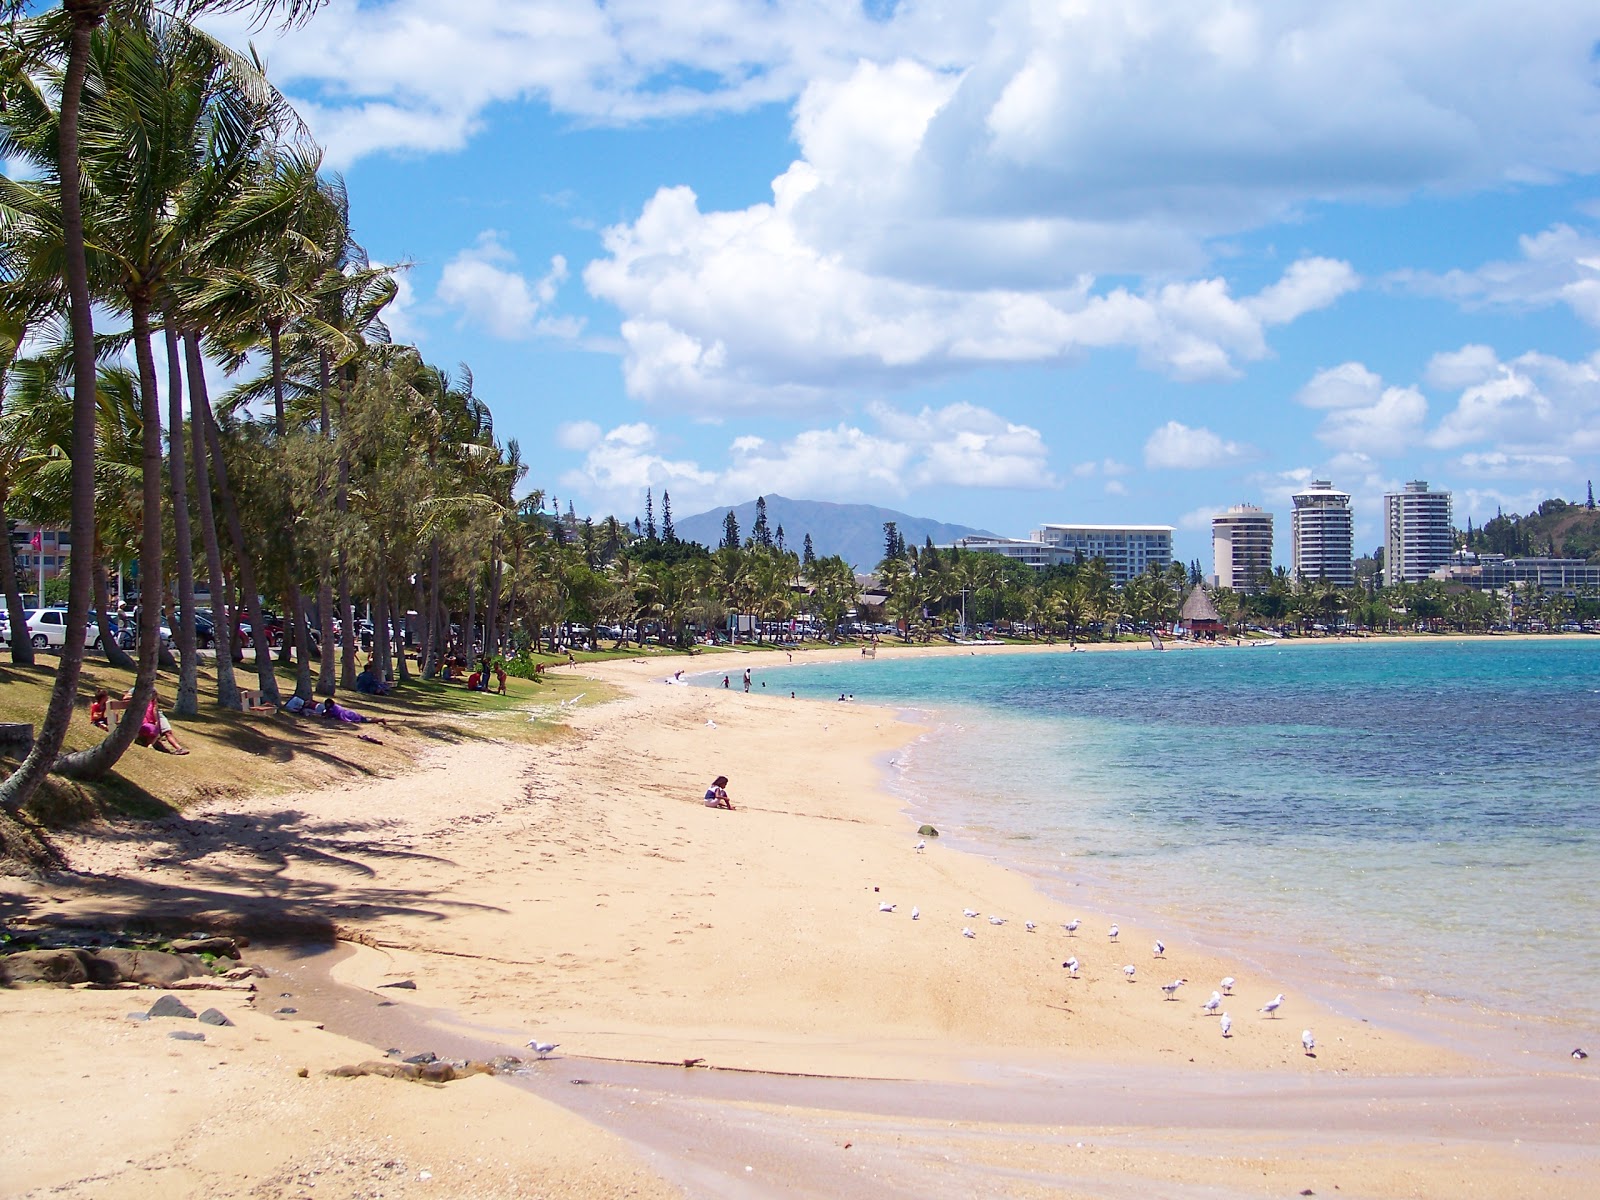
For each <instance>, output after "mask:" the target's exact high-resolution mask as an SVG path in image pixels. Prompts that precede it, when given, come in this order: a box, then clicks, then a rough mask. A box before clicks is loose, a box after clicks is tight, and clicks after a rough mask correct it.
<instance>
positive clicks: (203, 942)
mask: <svg viewBox="0 0 1600 1200" xmlns="http://www.w3.org/2000/svg"><path fill="white" fill-rule="evenodd" d="M171 949H172V952H173V953H174V954H212V955H215V956H216V957H217V958H238V957H239V944H238V943H237V942H235V941H234V940H233V939H232V938H230V937H190V938H180V939H178V940H177V941H175V942H173V943H171Z"/></svg>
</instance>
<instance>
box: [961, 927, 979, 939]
mask: <svg viewBox="0 0 1600 1200" xmlns="http://www.w3.org/2000/svg"><path fill="white" fill-rule="evenodd" d="M961 936H962V937H970V938H975V937H977V936H978V935H977V934H975V933H973V932H972V927H971V926H970V925H969V926H966V927H965V928H963V929H962V930H961Z"/></svg>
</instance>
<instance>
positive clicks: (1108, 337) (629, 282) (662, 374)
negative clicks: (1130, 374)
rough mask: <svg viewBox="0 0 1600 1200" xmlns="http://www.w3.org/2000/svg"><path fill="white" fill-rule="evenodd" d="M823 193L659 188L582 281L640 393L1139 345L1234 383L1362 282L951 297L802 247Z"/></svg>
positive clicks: (697, 400)
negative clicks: (701, 196)
mask: <svg viewBox="0 0 1600 1200" xmlns="http://www.w3.org/2000/svg"><path fill="white" fill-rule="evenodd" d="M815 186H816V179H815V176H814V175H813V174H811V173H810V172H808V171H794V170H792V171H791V172H790V173H789V174H788V175H786V176H785V177H783V178H782V179H780V180H779V181H778V183H777V185H776V188H775V191H774V198H773V202H772V203H771V204H761V205H754V206H752V207H750V208H748V209H744V210H741V211H738V212H710V213H707V212H702V211H701V209H700V207H699V204H698V201H697V199H696V197H695V194H694V193H693V192H692V191H691V190H690V189H688V188H684V187H675V188H663V189H661V190H660V191H658V192H657V193H656V194H655V196H654V197H652V199H651V200H650V201H649V202H648V203H647V204H646V205H645V207H644V210H643V212H642V213H641V214H640V217H639V219H638V220H637V221H635V222H634V223H632V224H631V225H619V226H615V227H613V228H611V229H609V230H607V231H606V233H605V237H604V245H605V249H606V253H607V256H606V257H604V258H601V259H598V260H596V261H594V262H592V263H590V264H589V266H588V267H587V268H586V269H585V272H584V281H585V283H586V285H587V286H588V288H589V291H590V292H591V293H592V294H593V295H595V296H597V297H599V298H601V299H603V300H606V301H609V302H610V303H612V304H614V305H615V306H616V307H617V308H618V309H620V310H621V311H622V312H623V313H624V314H625V319H624V321H623V324H622V336H623V340H624V342H625V343H626V347H627V350H626V357H625V362H624V378H625V381H626V384H627V386H628V389H629V391H630V393H631V394H632V395H634V396H636V397H638V398H640V399H643V400H649V401H656V402H661V403H667V404H672V405H676V406H680V407H684V408H689V409H698V410H726V409H728V408H731V407H756V406H759V407H761V408H764V409H765V408H771V407H773V406H775V405H777V406H785V405H786V406H789V407H794V408H802V407H808V406H812V405H814V404H816V403H817V402H818V401H819V400H820V399H824V398H826V397H827V396H829V395H830V394H831V393H832V392H833V390H834V389H837V388H839V387H842V386H844V385H845V384H846V383H847V382H848V383H849V384H850V385H851V386H853V387H858V386H860V385H861V384H862V383H863V382H865V383H868V384H871V383H874V382H876V383H878V384H880V385H884V386H890V385H895V384H901V383H910V382H913V381H916V380H919V379H922V378H926V377H928V376H930V375H934V374H939V373H945V372H949V371H952V370H957V369H963V368H970V367H975V366H979V365H984V364H989V363H997V362H1005V363H1037V362H1054V361H1062V360H1067V359H1070V358H1072V357H1073V356H1075V355H1078V354H1081V353H1083V352H1084V351H1087V350H1091V349H1095V348H1102V347H1126V348H1131V349H1134V350H1135V351H1137V352H1138V354H1139V357H1140V359H1141V360H1142V361H1143V362H1145V363H1146V365H1148V366H1150V367H1153V368H1155V369H1159V370H1162V371H1164V372H1165V373H1167V374H1169V375H1171V376H1173V377H1175V378H1180V379H1215V378H1229V377H1231V376H1233V375H1234V374H1236V373H1237V365H1236V364H1237V362H1238V361H1247V360H1254V359H1259V358H1261V357H1263V356H1264V355H1265V354H1266V352H1267V348H1266V338H1265V329H1266V327H1267V326H1268V325H1269V324H1271V323H1274V322H1277V321H1281V320H1285V319H1289V318H1291V317H1292V316H1295V315H1298V314H1299V313H1301V312H1303V311H1304V310H1305V308H1306V306H1308V305H1315V304H1322V303H1331V302H1332V300H1333V299H1335V298H1336V297H1337V295H1338V294H1340V292H1341V289H1343V288H1347V287H1349V286H1353V281H1354V276H1353V273H1351V272H1349V271H1348V268H1345V269H1343V270H1340V269H1338V268H1339V265H1338V264H1330V263H1329V262H1328V261H1327V260H1320V259H1319V260H1310V262H1309V265H1308V264H1306V263H1301V264H1295V265H1293V266H1291V267H1290V268H1289V270H1288V272H1286V273H1285V275H1284V278H1283V280H1281V281H1279V283H1277V284H1274V285H1272V286H1271V287H1269V288H1268V289H1266V290H1265V291H1263V292H1261V293H1258V294H1257V295H1256V296H1252V297H1245V298H1243V299H1240V298H1238V297H1235V296H1234V295H1232V293H1231V291H1230V289H1229V286H1228V284H1227V282H1226V281H1225V280H1223V279H1220V278H1212V279H1203V280H1197V281H1188V282H1173V283H1166V284H1162V285H1159V286H1154V287H1150V288H1147V289H1141V290H1134V289H1132V288H1128V287H1115V288H1110V289H1107V290H1104V291H1097V290H1096V289H1095V287H1094V281H1093V280H1092V279H1091V278H1089V277H1080V278H1078V279H1075V280H1074V281H1072V282H1071V283H1070V285H1067V286H1064V287H1061V288H1056V289H1052V290H1047V291H1036V292H1029V291H1020V290H1015V289H1007V288H981V289H976V290H963V289H961V288H958V287H954V286H939V285H935V284H932V283H925V282H917V281H913V280H907V279H900V278H894V277H891V276H888V275H883V274H874V273H872V272H871V271H869V270H866V269H864V268H862V267H859V266H856V265H853V264H851V263H850V262H848V261H846V260H844V259H842V258H840V257H839V256H837V255H833V254H828V253H825V252H824V251H823V250H822V249H821V248H819V246H817V245H816V244H813V243H811V242H809V241H807V239H806V237H805V236H804V235H803V233H802V230H801V228H800V223H799V213H798V206H799V204H800V202H801V201H802V200H803V199H804V197H805V196H806V195H807V194H809V191H810V190H812V189H813V188H814V187H815ZM1275 289H1277V290H1275ZM774 314H777V316H776V317H775V316H774Z"/></svg>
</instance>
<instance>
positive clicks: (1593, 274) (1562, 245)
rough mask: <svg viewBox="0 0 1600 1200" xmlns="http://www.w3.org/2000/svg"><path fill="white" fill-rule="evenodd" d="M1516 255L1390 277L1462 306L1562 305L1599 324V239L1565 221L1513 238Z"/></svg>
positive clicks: (1592, 322)
mask: <svg viewBox="0 0 1600 1200" xmlns="http://www.w3.org/2000/svg"><path fill="white" fill-rule="evenodd" d="M1518 246H1519V247H1520V249H1521V250H1522V257H1521V258H1520V259H1515V260H1511V261H1506V262H1490V263H1485V264H1484V265H1483V266H1481V267H1477V268H1475V269H1473V270H1470V271H1449V272H1447V273H1445V274H1443V275H1431V274H1425V273H1421V272H1402V273H1400V274H1398V275H1397V276H1395V279H1396V280H1397V281H1398V282H1399V283H1401V284H1402V285H1404V286H1408V287H1411V288H1413V289H1415V290H1417V291H1421V292H1424V293H1427V294H1433V295H1442V296H1445V297H1448V298H1449V299H1451V300H1455V301H1457V302H1458V303H1460V304H1464V305H1466V306H1468V307H1496V308H1511V309H1518V310H1529V309H1539V308H1549V307H1551V306H1553V305H1557V304H1564V305H1566V306H1567V307H1568V308H1570V309H1571V310H1572V311H1573V312H1574V313H1575V314H1577V316H1578V318H1579V319H1580V320H1582V321H1584V322H1586V323H1588V324H1590V325H1593V326H1597V327H1600V237H1597V236H1595V235H1594V234H1592V233H1586V232H1581V231H1579V230H1576V229H1574V228H1573V227H1572V226H1570V225H1553V226H1551V227H1550V228H1549V229H1547V230H1545V231H1544V232H1543V233H1538V234H1533V235H1531V236H1524V237H1522V238H1519V239H1518Z"/></svg>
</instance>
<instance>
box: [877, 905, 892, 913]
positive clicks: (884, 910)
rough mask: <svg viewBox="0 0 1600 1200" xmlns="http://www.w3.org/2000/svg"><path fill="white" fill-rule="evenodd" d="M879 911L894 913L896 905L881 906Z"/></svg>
mask: <svg viewBox="0 0 1600 1200" xmlns="http://www.w3.org/2000/svg"><path fill="white" fill-rule="evenodd" d="M878 911H879V912H893V911H894V905H892V904H880V905H878Z"/></svg>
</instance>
